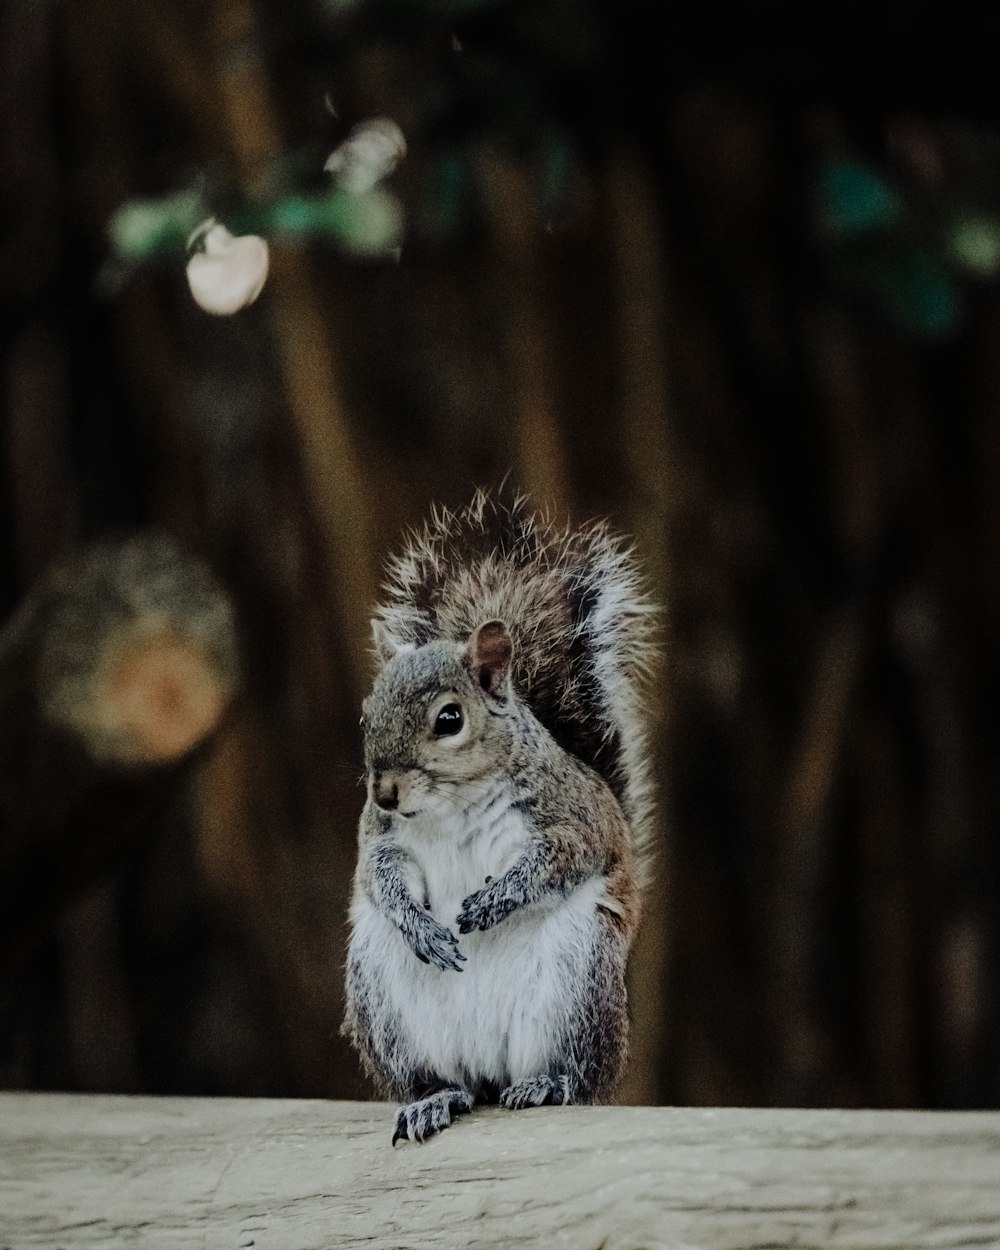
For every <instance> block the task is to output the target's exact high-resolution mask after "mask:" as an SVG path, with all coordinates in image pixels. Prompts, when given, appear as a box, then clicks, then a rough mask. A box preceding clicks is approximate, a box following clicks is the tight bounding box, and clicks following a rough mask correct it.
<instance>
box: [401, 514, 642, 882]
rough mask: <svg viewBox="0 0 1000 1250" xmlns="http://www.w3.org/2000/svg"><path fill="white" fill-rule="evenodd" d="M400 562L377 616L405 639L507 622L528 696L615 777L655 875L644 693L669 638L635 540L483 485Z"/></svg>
mask: <svg viewBox="0 0 1000 1250" xmlns="http://www.w3.org/2000/svg"><path fill="white" fill-rule="evenodd" d="M387 573H388V580H387V582H386V585H385V591H386V600H385V602H384V603H383V604H382V605H381V606H380V607H379V608H378V609H377V613H376V615H377V618H378V619H379V620H380V621H381V622H382V624H383V625H384V627H385V630H386V632H387V633H388V635H389V637H390V639H391V640H392V641H393V642H394V643H395V644H396V645H405V644H412V645H415V646H422V645H424V644H425V643H428V642H432V641H434V640H435V639H439V638H444V639H449V640H451V641H454V642H461V641H464V640H465V639H467V638H468V637H469V635H470V634H471V632H472V631H473V630H474V629H475V628H476V627H477V626H478V625H481V624H483V623H484V622H485V621H488V620H492V619H494V618H495V619H499V620H502V621H504V622H506V624H507V627H508V629H509V630H510V633H511V636H512V638H513V641H514V666H513V679H514V685H515V688H516V690H517V692H518V694H519V696H520V697H521V698H522V699H524V700H525V702H526V703H527V704H528V705H529V706H530V708H531V710H532V711H533V712H534V714H535V716H537V718H538V719H539V720H540V721H541V722H542V724H543V725H544V726H545V727H546V729H548V731H549V732H550V733H551V734H552V736H553V737H554V738H555V739H556V741H557V742H558V743H559V744H560V746H562V747H563V749H564V750H566V751H570V752H572V754H574V755H576V756H577V757H578V758H579V759H582V760H583V761H584V762H585V763H587V764H589V765H590V766H591V767H592V768H594V769H596V771H597V772H598V773H600V775H601V776H602V777H603V778H604V779H605V780H606V781H607V783H608V785H609V786H610V787H611V790H612V792H613V793H614V795H615V797H616V798H617V799H618V801H619V803H620V804H621V807H622V810H623V811H624V813H625V816H626V819H627V820H628V822H629V825H630V828H631V830H632V835H633V840H634V845H635V848H636V850H637V852H638V854H639V861H640V866H641V872H640V876H642V877H644V876H645V871H646V865H647V862H648V852H649V849H650V844H651V841H652V816H653V810H652V787H651V782H650V766H649V750H648V744H647V732H648V731H647V726H648V720H649V711H648V704H647V700H646V699H645V698H644V690H645V685H646V681H647V679H648V675H649V670H650V667H651V663H652V660H653V658H654V656H655V652H656V648H655V646H654V636H655V624H654V615H653V613H654V609H653V605H652V604H651V603H650V601H649V599H648V597H647V594H646V591H645V588H644V584H643V578H642V575H641V573H640V572H639V569H638V567H637V565H636V562H635V558H634V553H633V551H632V549H631V548H630V547H629V546H628V545H627V544H626V543H625V541H624V540H623V539H621V538H620V537H618V536H617V535H615V534H613V533H612V532H611V531H610V530H609V529H608V527H607V526H606V525H605V524H604V523H603V522H592V523H589V524H587V525H584V526H582V527H579V528H576V529H561V528H558V527H556V526H555V525H553V523H552V522H551V521H550V520H549V519H548V518H546V517H544V516H539V515H538V514H536V513H533V512H531V511H530V510H529V509H528V508H527V506H526V504H525V501H524V499H522V498H517V499H515V500H513V501H512V502H511V503H505V502H500V501H498V500H496V499H494V498H492V497H491V496H490V495H489V494H487V493H486V492H485V491H478V492H477V493H476V495H475V497H474V498H473V500H472V502H471V503H470V504H469V505H468V506H467V507H466V508H464V509H463V510H461V511H459V512H451V511H448V510H446V509H443V508H442V509H435V510H434V512H433V513H432V515H431V518H430V520H429V521H428V522H427V523H426V525H425V526H424V528H423V529H422V530H421V531H419V532H416V533H414V534H412V535H411V536H410V541H409V543H408V544H407V546H406V547H405V548H404V550H403V551H402V552H401V553H400V554H399V555H397V556H395V557H394V558H393V559H392V560H390V562H389V565H388V569H387Z"/></svg>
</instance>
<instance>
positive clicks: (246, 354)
mask: <svg viewBox="0 0 1000 1250" xmlns="http://www.w3.org/2000/svg"><path fill="white" fill-rule="evenodd" d="M657 9H659V6H657ZM775 16H776V15H775V14H773V13H772V14H770V15H768V14H764V15H761V14H760V13H759V12H757V6H755V10H754V17H753V20H751V19H750V18H747V19H739V20H737V21H736V25H734V24H733V19H732V18H731V17H730V16H729V15H728V14H726V13H724V12H723V11H722V10H719V11H713V10H711V9H708V10H706V11H705V12H704V13H700V12H689V11H687V10H685V9H678V10H676V11H674V12H671V13H669V14H667V15H666V16H665V17H664V15H663V14H662V13H659V19H660V20H661V21H662V23H663V24H662V25H660V24H659V22H654V21H653V17H652V14H650V13H649V12H647V10H646V9H645V8H644V7H642V6H638V5H631V4H623V5H613V6H612V5H607V6H604V5H600V4H597V3H587V2H585V0H545V2H544V3H541V4H529V3H513V2H502V0H496V2H495V3H481V4H474V3H454V4H451V5H447V4H439V5H436V4H433V3H427V4H418V3H412V4H407V3H399V4H395V5H392V4H382V3H375V0H371V2H370V3H365V2H364V0H358V3H356V4H349V3H347V4H340V5H338V4H335V3H333V2H332V0H331V2H330V3H327V4H324V3H323V0H296V2H295V3H284V4H277V3H271V2H270V0H267V2H265V0H257V2H256V3H255V2H254V0H176V2H175V3H171V4H154V3H152V2H147V0H140V2H139V3H131V4H127V3H124V0H74V3H72V4H66V5H55V4H52V3H41V4H39V3H34V2H29V0H7V3H6V5H5V6H4V8H3V10H2V12H0V90H2V108H0V115H2V117H3V133H2V150H0V197H2V198H0V212H2V227H3V235H2V243H0V290H2V294H3V303H2V309H0V316H2V325H3V331H4V342H3V349H2V356H0V378H2V403H3V411H4V426H3V445H2V451H0V455H2V464H0V473H2V478H0V480H2V501H3V525H2V529H0V600H2V607H3V609H4V610H5V612H10V611H13V609H14V607H15V606H16V604H17V602H18V601H19V599H20V598H21V597H22V595H23V594H24V593H25V591H26V590H27V589H28V587H29V586H30V585H31V584H32V583H33V582H34V581H35V580H36V579H37V578H38V577H39V576H40V575H41V573H42V572H43V571H44V570H45V569H46V568H47V567H48V566H49V565H50V564H51V562H52V561H53V560H54V559H56V558H58V557H60V556H63V555H64V554H65V553H66V552H67V551H68V550H69V549H70V548H71V547H72V545H73V544H74V543H75V542H76V541H78V540H81V539H87V538H90V537H93V536H97V535H102V534H106V533H108V532H111V531H115V530H123V529H125V530H127V529H131V528H135V527H144V526H157V527H160V528H165V529H166V530H168V531H169V532H171V533H172V534H174V535H175V536H176V537H177V538H178V539H179V540H180V541H181V542H182V543H183V544H184V545H185V546H187V547H188V548H189V549H190V550H191V551H193V552H195V553H197V554H199V555H201V556H203V557H205V558H206V559H207V560H208V561H209V563H210V564H211V566H212V567H213V568H214V570H215V571H216V573H217V575H218V577H219V578H220V580H221V581H222V583H223V584H224V585H225V587H226V588H227V590H228V592H229V593H230V595H231V596H232V599H233V601H234V604H235V607H236V611H237V617H238V622H239V628H240V642H241V648H242V657H243V667H244V673H245V693H244V696H243V699H242V700H241V702H240V704H239V707H238V708H237V710H236V712H235V714H234V715H233V716H232V717H231V718H230V720H229V722H228V723H227V725H226V727H225V729H224V731H223V733H222V734H221V735H220V736H219V737H218V738H217V740H216V741H215V742H214V743H213V744H212V748H211V750H210V752H209V753H208V755H207V757H206V758H205V759H204V760H203V761H201V762H200V763H199V765H198V766H197V767H196V768H195V769H194V770H193V773H192V776H191V778H190V779H189V780H188V781H186V782H185V784H183V785H182V786H180V787H179V788H174V789H173V790H171V791H170V793H169V798H168V799H164V800H163V801H162V802H161V801H157V802H154V803H152V804H151V810H150V813H149V814H148V816H147V817H146V819H144V821H143V822H142V823H141V825H140V826H139V827H138V828H137V829H136V830H135V832H134V836H132V837H130V838H129V839H128V840H127V843H126V845H125V847H124V849H123V848H122V846H121V845H120V844H117V843H116V844H115V847H114V848H113V849H109V851H108V853H107V855H104V856H96V857H95V858H96V859H97V861H98V863H97V867H96V868H95V869H94V871H93V872H91V873H88V874H87V875H85V876H82V877H81V878H80V880H79V881H77V882H76V883H75V888H74V889H73V890H72V891H71V897H70V898H69V899H68V900H65V901H60V903H59V906H58V907H56V908H54V909H53V918H52V919H51V920H47V921H46V923H45V924H44V925H43V926H41V932H35V933H33V934H32V937H31V941H30V943H28V944H27V946H26V945H25V941H24V935H23V934H22V933H19V932H15V931H13V930H12V927H6V931H5V926H3V925H2V924H0V966H2V973H0V1085H3V1086H6V1087H10V1088H38V1089H51V1088H60V1089H81V1090H95V1089H100V1090H108V1091H116V1090H122V1091H128V1090H142V1091H147V1092H153V1093H159V1092H176V1093H214V1094H231V1093H235V1094H252V1095H278V1094H280V1095H321V1096H325V1095H330V1096H336V1097H345V1096H357V1095H359V1094H361V1093H362V1092H363V1091H364V1086H363V1085H362V1083H361V1079H360V1076H359V1074H358V1070H357V1067H356V1064H355V1061H354V1059H353V1056H352V1055H351V1054H350V1053H349V1052H348V1051H347V1049H346V1048H345V1045H344V1043H343V1042H342V1041H341V1040H340V1039H339V1037H338V1033H337V1030H338V1025H339V1020H340V1015H341V1008H342V989H341V968H342V963H343V956H344V942H345V935H346V903H347V898H348V890H349V881H350V874H351V871H352V868H353V860H354V836H355V825H356V820H357V815H358V812H359V810H360V805H361V802H362V790H361V788H360V785H359V775H360V768H361V765H360V741H359V731H358V727H357V720H358V707H359V703H360V699H361V696H362V694H363V691H364V688H365V684H366V681H367V663H366V656H365V647H366V645H367V620H368V615H369V611H370V606H371V604H372V602H373V599H374V596H375V594H376V593H377V584H378V578H379V568H380V563H381V560H382V558H383V556H384V554H385V553H386V552H387V551H388V550H389V549H390V548H391V547H393V546H394V545H396V544H397V543H398V541H399V539H400V535H401V533H402V531H403V529H404V528H405V527H406V526H407V525H410V524H414V523H416V522H418V521H419V520H420V519H421V517H422V516H423V515H424V514H425V512H426V509H427V507H428V505H429V503H430V502H431V501H432V500H436V501H441V502H444V503H447V504H450V505H458V504H461V503H462V502H463V501H464V500H465V499H466V498H467V497H468V495H469V494H470V492H471V490H472V489H473V487H474V486H475V485H478V484H496V483H497V482H499V481H500V480H501V479H502V478H504V477H505V476H507V477H508V480H509V481H510V482H511V483H512V484H513V485H514V486H516V487H518V488H523V489H526V490H529V491H531V492H532V493H533V494H534V496H535V497H536V498H537V499H538V500H539V501H540V502H550V501H551V502H552V503H553V505H554V507H555V509H556V511H557V512H558V514H559V515H560V516H563V517H569V518H572V517H577V518H584V517H590V516H593V515H606V516H608V517H610V518H611V519H612V520H613V522H614V524H615V525H616V526H617V527H619V528H620V529H623V530H625V531H628V532H629V533H631V534H634V535H635V537H636V541H637V543H638V546H639V550H640V553H641V556H642V558H643V560H644V561H645V563H646V566H647V568H648V570H649V574H650V578H651V581H652V583H653V586H654V589H655V593H656V595H657V596H658V597H659V598H660V600H661V601H662V602H663V603H664V604H665V605H666V608H667V611H666V614H665V619H666V623H667V627H666V630H665V637H666V652H667V656H666V663H665V665H664V670H663V674H662V675H661V677H660V678H659V679H658V681H657V685H656V689H655V691H654V693H653V695H652V697H651V713H652V715H654V717H655V718H656V733H655V743H656V752H657V761H658V775H659V777H660V779H661V791H662V811H663V822H662V847H661V852H660V857H659V876H658V880H657V883H656V885H655V887H654V889H653V890H651V892H650V896H649V899H648V906H647V922H646V927H645V929H644V933H643V938H642V941H641V943H640V947H639V950H638V952H637V955H636V960H635V964H634V977H633V981H634V985H633V1002H634V1011H635V1021H636V1046H635V1058H634V1062H633V1066H632V1071H631V1074H630V1077H629V1080H628V1083H627V1087H626V1089H625V1091H624V1094H625V1096H626V1097H627V1098H629V1099H633V1100H641V1101H649V1102H691V1103H744V1104H766V1103H776V1104H809V1105H834V1104H836V1105H870V1106H898V1105H911V1106H932V1107H933V1106H955V1107H958V1106H997V1105H998V1104H1000V1003H998V996H1000V975H998V974H1000V967H998V963H1000V951H998V927H997V921H996V901H995V900H996V898H997V886H998V880H997V879H998V875H1000V869H998V865H1000V851H998V830H997V823H998V821H997V817H998V812H1000V793H998V790H1000V786H998V781H997V775H998V770H997V764H996V760H997V736H996V730H995V726H996V706H997V701H998V696H1000V680H998V677H1000V669H998V661H997V633H998V625H1000V576H998V574H1000V569H998V554H1000V506H998V499H1000V491H998V487H997V482H998V478H1000V423H998V402H1000V371H998V367H997V360H998V350H997V349H998V342H1000V302H998V298H997V294H996V290H995V288H994V287H993V286H992V285H991V283H989V282H979V283H977V282H974V281H972V280H971V279H965V278H960V277H956V278H955V292H956V295H957V299H958V300H959V302H960V304H961V310H960V315H956V317H955V318H954V319H953V321H952V323H950V324H949V326H948V327H947V333H943V334H937V335H934V334H930V333H927V332H923V333H922V332H921V330H920V327H919V326H916V327H915V326H914V325H913V324H912V323H907V319H906V317H902V318H900V317H898V316H897V317H893V316H891V315H887V314H886V312H885V303H886V302H885V300H882V301H881V302H880V301H879V299H877V298H873V297H872V292H871V284H870V283H869V285H868V286H866V285H865V282H864V281H861V282H859V281H857V280H856V279H857V274H856V272H854V270H852V267H851V264H850V263H849V261H850V257H849V256H848V257H847V258H846V259H845V253H844V252H843V250H842V249H841V250H838V248H837V247H835V246H831V244H830V240H829V238H828V237H827V236H825V235H824V233H823V231H822V230H819V229H817V228H816V224H815V223H816V204H815V198H814V187H815V180H814V175H815V171H816V169H817V168H819V167H820V166H821V165H822V162H823V161H824V160H825V159H828V158H829V157H830V155H831V154H833V155H836V154H843V153H850V154H853V155H854V156H858V157H861V158H863V159H864V160H865V161H869V162H871V164H872V166H873V167H874V168H876V169H879V170H882V171H884V172H886V174H887V176H891V177H893V178H896V179H898V180H899V181H900V184H901V185H903V186H904V187H906V188H909V189H910V191H909V192H908V193H910V192H912V195H913V196H914V197H915V198H916V200H918V201H919V202H921V203H928V204H930V206H931V210H932V211H933V212H951V211H952V210H953V208H954V206H955V205H956V204H957V205H958V206H959V207H961V204H962V202H963V197H966V198H970V197H974V196H975V195H980V196H981V197H984V200H983V202H985V203H986V204H987V206H992V205H993V204H996V205H997V206H998V207H1000V197H995V198H994V199H992V200H991V199H990V197H991V195H993V189H992V186H991V184H990V183H989V179H987V180H986V182H985V183H984V184H980V183H979V182H977V181H976V177H975V176H973V175H969V174H968V171H969V169H970V168H973V167H975V168H977V169H978V168H979V167H980V166H981V165H982V164H983V160H984V159H985V158H984V154H985V157H986V158H988V157H989V155H990V153H991V152H992V151H993V146H995V145H996V134H997V131H996V122H997V119H996V116H995V112H994V105H993V91H994V85H995V84H994V74H993V69H992V60H991V57H992V53H993V49H994V48H995V47H996V38H995V35H996V32H995V31H994V30H991V29H990V28H989V26H988V24H987V23H986V22H985V21H984V20H982V19H980V20H979V24H978V26H976V27H975V28H970V27H969V26H967V25H966V26H960V25H959V24H958V19H957V18H950V19H949V18H947V17H945V16H941V15H938V13H937V10H936V9H933V8H931V7H928V6H914V5H908V6H897V5H886V6H883V7H882V8H879V7H877V6H874V7H871V8H870V10H869V12H868V14H867V16H866V19H865V22H864V23H860V22H856V21H853V20H851V21H848V18H847V17H846V16H845V17H844V18H843V19H838V18H836V17H835V16H831V13H828V12H826V11H817V10H809V11H808V14H807V11H806V10H805V9H802V10H801V16H800V17H799V18H798V20H795V21H785V20H775ZM807 16H808V21H807V20H806V17H807ZM327 96H329V98H330V99H331V100H332V102H333V103H334V105H335V107H336V111H337V113H338V115H339V116H338V117H337V118H334V117H333V116H332V115H331V113H330V111H329V109H328V108H327V106H326V103H325V101H326V98H327ZM375 115H388V116H390V117H393V118H395V119H396V121H397V122H398V123H399V124H400V126H402V128H403V130H404V132H405V133H406V135H407V138H408V142H409V153H408V156H407V158H406V160H405V162H404V163H403V165H402V166H401V167H400V169H399V171H398V173H397V174H396V175H394V176H393V179H392V180H391V184H390V185H391V186H392V187H393V188H394V189H395V190H396V191H397V192H398V194H399V196H400V197H401V200H402V202H403V204H404V207H405V210H406V216H407V239H406V244H405V246H404V250H403V254H402V258H401V260H400V262H399V263H398V264H394V263H392V262H376V261H368V262H365V261H358V260H352V259H349V258H347V257H345V256H344V255H343V254H341V253H340V252H338V250H337V249H336V248H335V247H332V246H329V245H327V244H325V243H323V242H322V241H316V242H315V243H313V244H310V245H309V246H308V247H305V248H303V249H300V250H297V251H296V250H292V249H290V248H287V247H276V248H275V249H274V254H273V272H272V276H271V278H270V280H269V282H268V285H267V287H266V288H265V291H264V293H263V295H262V296H261V298H260V300H259V301H258V302H257V303H256V304H255V305H254V306H253V307H252V308H250V309H248V310H246V311H244V312H242V313H240V314H239V315H237V316H235V317H233V318H231V319H226V320H219V319H212V318H210V317H208V316H206V315H205V314H203V313H201V312H200V311H199V310H198V309H197V308H196V307H195V306H194V304H193V303H192V302H191V300H190V298H189V296H188V293H187V289H186V284H185V280H184V272H183V257H180V256H178V257H176V258H174V259H173V260H172V261H169V262H168V261H164V263H163V264H162V265H160V266H156V267H149V268H146V269H144V270H142V271H140V272H138V273H137V274H135V275H133V276H132V277H131V278H130V279H129V280H128V281H127V282H125V283H123V284H120V285H118V286H114V284H112V285H111V286H109V284H108V283H107V282H102V281H101V280H100V275H101V274H102V273H106V269H104V268H103V266H104V265H105V261H106V251H107V249H106V243H105V238H106V229H107V223H108V221H109V219H110V217H111V215H112V213H113V212H114V210H115V209H116V208H117V207H118V206H119V205H120V204H121V203H122V202H123V201H124V200H126V199H127V198H129V197H133V196H157V195H165V194H168V193H170V192H172V191H175V190H177V189H179V188H181V187H183V186H186V185H190V184H191V182H192V180H195V179H197V178H199V177H204V178H207V179H208V180H209V181H210V182H213V183H214V184H218V185H223V186H229V187H231V188H238V189H239V190H241V191H242V192H243V193H245V194H252V193H253V192H254V190H255V188H259V187H260V186H262V185H264V184H270V183H273V182H274V181H275V180H277V181H280V180H281V179H282V178H285V177H291V175H290V174H289V173H288V170H287V165H288V164H289V162H294V161H297V162H298V163H299V164H300V165H302V166H309V165H311V167H314V168H317V169H318V168H320V167H321V165H322V161H323V159H324V158H325V156H326V154H327V153H328V152H329V151H330V150H331V149H332V148H333V147H334V146H336V144H337V143H339V142H340V141H341V140H342V139H343V137H344V135H345V134H346V133H347V130H348V129H349V128H350V126H351V125H353V124H354V123H355V122H358V121H362V120H364V119H365V118H367V117H370V116H375ZM991 145H993V146H991ZM986 164H987V165H988V164H989V162H988V160H986ZM970 178H971V181H972V184H974V185H973V186H972V189H971V190H970ZM881 246H882V244H881V243H878V242H877V243H876V245H875V247H874V252H875V264H876V269H878V263H879V255H880V253H879V248H880V247H881ZM885 246H886V247H888V246H889V244H886V245H885ZM878 272H879V273H880V272H881V270H879V271H878ZM885 281H888V282H890V283H891V276H890V278H886V279H885ZM876 285H877V283H876ZM918 302H919V301H918ZM890 304H891V301H890ZM14 731H15V732H16V727H14ZM7 732H11V730H10V728H8V730H7ZM49 784H51V786H53V787H58V786H59V784H60V780H59V777H58V776H53V777H52V778H51V779H50V780H49ZM77 832H78V830H76V829H74V828H72V827H71V828H67V829H65V830H64V836H65V838H66V839H67V840H71V839H72V838H73V837H74V835H75V833H77ZM39 909H40V914H41V913H42V912H45V913H46V914H48V910H49V908H48V900H45V899H39ZM0 920H2V918H0Z"/></svg>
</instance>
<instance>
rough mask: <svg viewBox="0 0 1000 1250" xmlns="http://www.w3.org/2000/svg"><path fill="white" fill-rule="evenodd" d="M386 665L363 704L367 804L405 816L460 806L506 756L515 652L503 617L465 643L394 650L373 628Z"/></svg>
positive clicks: (375, 627) (382, 632) (379, 626)
mask: <svg viewBox="0 0 1000 1250" xmlns="http://www.w3.org/2000/svg"><path fill="white" fill-rule="evenodd" d="M373 632H374V635H375V645H376V649H377V651H378V653H379V656H380V657H381V659H382V661H383V667H382V669H381V671H380V672H379V674H378V676H377V677H376V678H375V682H374V685H373V686H372V691H371V694H370V695H369V696H368V698H367V699H365V702H364V706H363V712H364V716H363V720H362V724H363V726H364V731H365V766H366V768H367V771H368V796H369V800H370V801H371V802H372V803H374V804H375V805H376V806H377V807H379V808H381V809H382V810H383V811H387V812H389V811H394V812H398V813H399V815H401V816H403V817H409V816H414V815H417V814H418V813H419V812H423V811H427V810H431V809H436V808H442V809H444V810H447V811H454V810H455V808H456V804H460V803H461V802H462V801H463V799H465V798H466V797H471V796H470V787H471V788H472V791H473V793H474V792H476V791H478V790H479V789H480V787H481V786H483V785H486V786H488V785H489V781H490V778H491V777H492V776H495V775H496V774H497V772H498V771H499V770H500V769H501V768H502V766H503V764H504V762H505V761H506V760H508V759H509V756H510V749H511V724H510V717H511V712H512V710H513V707H514V699H513V688H512V685H511V679H510V666H511V660H512V659H513V654H514V648H513V643H512V641H511V636H510V633H509V631H508V629H507V626H506V625H505V624H504V623H503V621H487V622H485V624H482V625H480V626H479V627H478V628H477V629H474V630H473V631H472V633H471V634H470V635H469V637H468V639H466V640H465V641H464V642H449V641H434V642H429V643H426V644H425V645H424V646H419V647H415V646H412V645H405V646H396V645H394V644H393V642H392V640H391V639H390V637H389V635H388V634H387V632H386V631H385V629H384V627H383V626H382V624H381V622H379V621H374V622H373Z"/></svg>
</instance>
